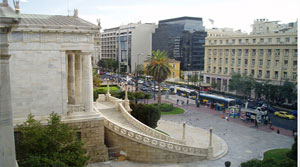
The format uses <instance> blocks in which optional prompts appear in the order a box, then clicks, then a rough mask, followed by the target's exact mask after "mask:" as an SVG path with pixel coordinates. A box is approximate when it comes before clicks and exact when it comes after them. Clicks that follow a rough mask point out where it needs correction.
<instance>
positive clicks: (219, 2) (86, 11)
mask: <svg viewBox="0 0 300 167" xmlns="http://www.w3.org/2000/svg"><path fill="white" fill-rule="evenodd" d="M9 3H10V4H11V5H12V0H9ZM299 7H300V1H299V0H20V8H21V13H30V14H51V15H68V14H69V15H73V10H74V9H75V8H76V9H78V10H79V17H80V18H83V19H85V20H88V21H90V22H92V23H94V24H96V23H97V22H96V19H100V20H101V26H102V29H106V28H112V27H117V26H120V25H126V24H128V23H136V22H139V21H141V22H142V23H153V22H155V23H158V21H159V20H164V19H170V18H176V17H182V16H191V17H202V18H203V24H204V26H205V27H206V28H212V27H217V28H223V27H226V28H233V29H235V30H238V29H241V30H242V31H245V32H250V31H251V24H253V21H254V20H255V19H261V18H266V19H269V20H270V21H274V20H276V21H281V23H288V22H295V21H296V20H297V18H298V17H299V11H300V10H299V9H300V8H299ZM209 19H212V20H214V24H211V22H210V21H209Z"/></svg>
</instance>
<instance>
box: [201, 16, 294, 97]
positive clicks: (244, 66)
mask: <svg viewBox="0 0 300 167" xmlns="http://www.w3.org/2000/svg"><path fill="white" fill-rule="evenodd" d="M263 22H264V23H266V24H265V25H264V24H262V23H263ZM257 23H259V25H256V24H257ZM268 24H269V21H268V20H262V19H260V20H257V21H256V22H254V25H253V31H252V33H250V35H247V34H237V35H236V34H232V35H229V36H208V37H207V38H206V43H205V68H204V82H206V83H212V82H216V83H218V84H217V85H220V87H219V89H220V90H222V91H228V85H229V82H230V78H231V74H232V73H233V72H238V73H241V74H247V75H252V76H253V78H254V79H256V80H257V81H266V80H270V81H271V82H272V83H273V84H277V85H278V84H281V83H283V81H284V80H286V79H289V80H290V81H296V79H297V57H298V50H297V42H298V41H297V40H298V39H297V31H296V30H297V27H296V26H295V25H296V24H295V23H294V24H292V23H290V24H288V25H290V26H274V25H273V24H275V22H273V23H272V25H273V26H274V27H273V28H271V27H269V28H268V26H267V25H268ZM276 24H278V22H276ZM257 27H262V28H261V29H260V30H261V31H258V30H257ZM276 27H277V28H276ZM280 27H281V28H280ZM267 29H269V32H267V31H266V30H267ZM275 29H276V30H275ZM271 30H272V31H271Z"/></svg>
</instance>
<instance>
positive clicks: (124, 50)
mask: <svg viewBox="0 0 300 167" xmlns="http://www.w3.org/2000/svg"><path fill="white" fill-rule="evenodd" d="M156 27H157V26H156V24H155V23H145V24H142V23H141V22H138V23H130V24H128V25H123V26H120V27H116V28H111V29H105V30H104V32H103V33H102V35H101V42H102V58H104V59H108V58H113V59H116V60H119V62H121V63H120V64H121V67H120V68H121V71H127V72H134V71H135V67H136V66H137V65H143V62H144V61H145V60H146V59H147V57H148V55H151V52H152V33H153V32H154V30H155V28H156Z"/></svg>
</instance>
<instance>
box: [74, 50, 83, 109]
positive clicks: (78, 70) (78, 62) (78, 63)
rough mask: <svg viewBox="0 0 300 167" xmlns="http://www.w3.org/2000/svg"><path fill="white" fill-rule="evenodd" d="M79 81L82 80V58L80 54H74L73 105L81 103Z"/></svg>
mask: <svg viewBox="0 0 300 167" xmlns="http://www.w3.org/2000/svg"><path fill="white" fill-rule="evenodd" d="M81 80H82V56H81V55H80V54H75V104H81V103H82V97H81V92H82V91H81V87H82V86H81V84H82V82H81Z"/></svg>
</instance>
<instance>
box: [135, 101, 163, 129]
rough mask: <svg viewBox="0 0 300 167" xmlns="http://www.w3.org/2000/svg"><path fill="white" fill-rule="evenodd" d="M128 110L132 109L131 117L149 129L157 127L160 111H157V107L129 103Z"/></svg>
mask: <svg viewBox="0 0 300 167" xmlns="http://www.w3.org/2000/svg"><path fill="white" fill-rule="evenodd" d="M130 108H131V109H132V112H131V115H132V116H133V117H135V118H136V119H137V120H139V121H141V122H142V123H144V124H145V125H147V126H149V127H151V128H156V127H157V122H158V120H159V119H160V111H159V110H158V109H157V107H154V106H152V105H145V104H142V103H138V104H133V103H131V104H130Z"/></svg>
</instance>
